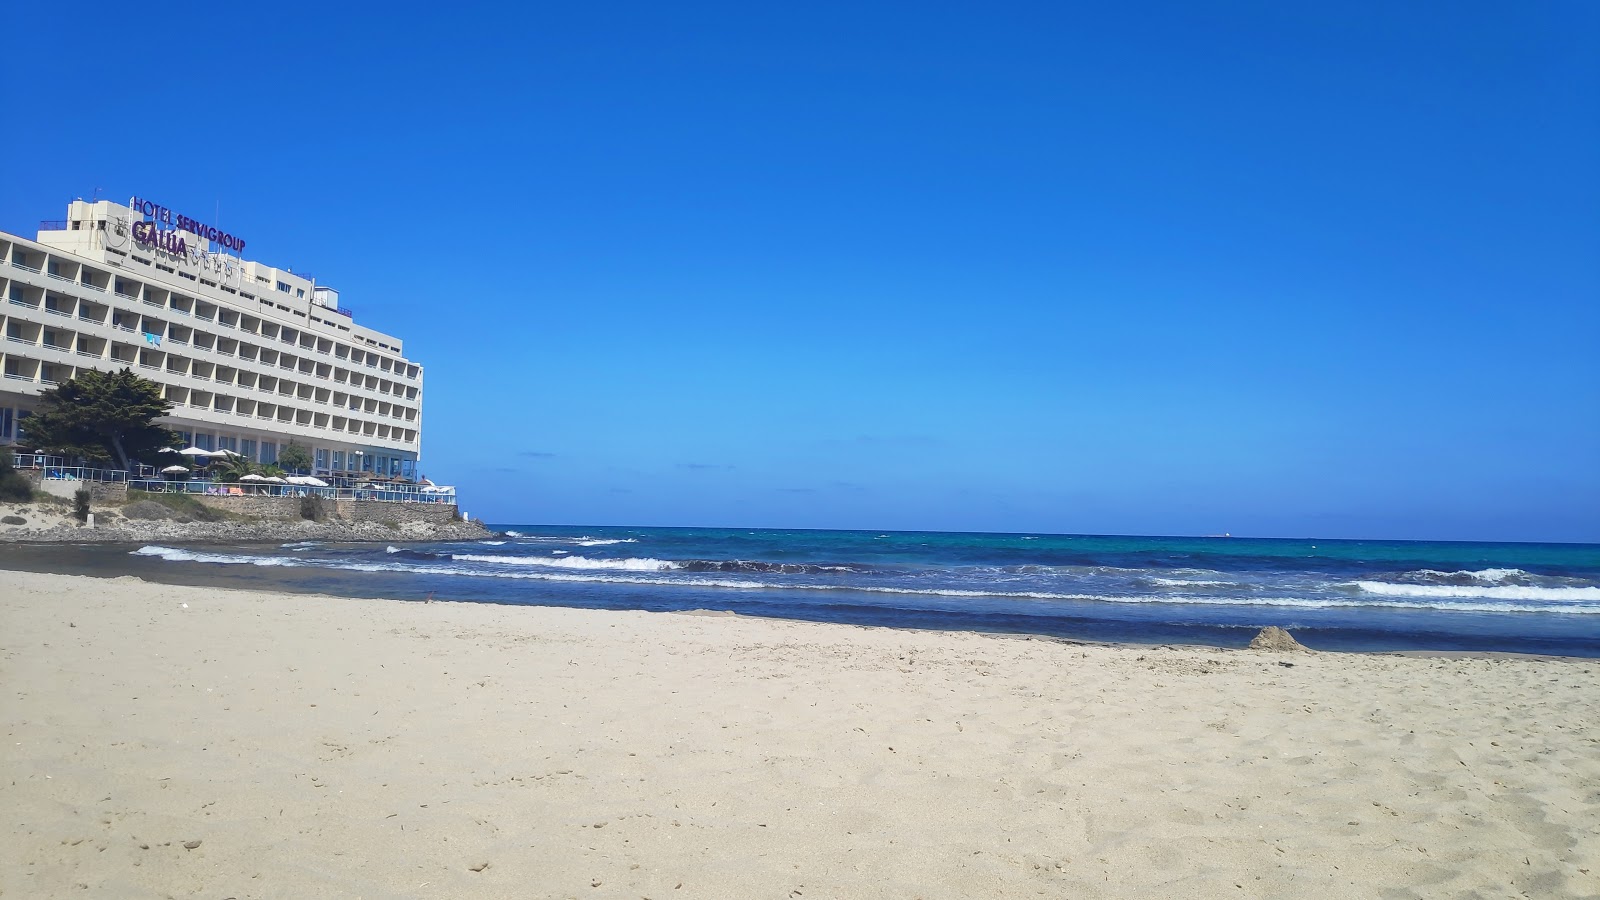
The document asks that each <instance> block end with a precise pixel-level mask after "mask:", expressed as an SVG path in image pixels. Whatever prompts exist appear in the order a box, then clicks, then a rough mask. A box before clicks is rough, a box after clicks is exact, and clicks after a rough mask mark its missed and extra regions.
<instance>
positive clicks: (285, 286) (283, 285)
mask: <svg viewBox="0 0 1600 900" xmlns="http://www.w3.org/2000/svg"><path fill="white" fill-rule="evenodd" d="M278 290H280V291H283V292H284V293H285V294H287V293H289V285H288V284H286V283H285V282H282V281H280V282H278Z"/></svg>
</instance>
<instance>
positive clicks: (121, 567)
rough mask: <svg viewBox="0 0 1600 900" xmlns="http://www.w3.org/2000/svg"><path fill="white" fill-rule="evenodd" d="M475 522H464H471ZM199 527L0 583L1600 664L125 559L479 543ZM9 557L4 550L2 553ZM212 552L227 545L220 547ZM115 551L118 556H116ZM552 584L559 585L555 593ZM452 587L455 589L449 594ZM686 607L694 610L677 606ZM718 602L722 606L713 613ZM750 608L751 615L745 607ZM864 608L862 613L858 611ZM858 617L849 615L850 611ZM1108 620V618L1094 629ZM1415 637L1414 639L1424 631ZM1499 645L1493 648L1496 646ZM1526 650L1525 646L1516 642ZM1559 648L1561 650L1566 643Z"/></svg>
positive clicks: (38, 544)
mask: <svg viewBox="0 0 1600 900" xmlns="http://www.w3.org/2000/svg"><path fill="white" fill-rule="evenodd" d="M474 525H476V523H474ZM207 527H210V523H193V524H191V525H187V526H181V528H182V529H185V530H181V531H178V532H177V533H172V534H163V533H160V532H154V531H150V530H141V531H139V532H136V533H133V534H129V533H127V532H120V533H118V532H111V531H110V530H109V529H108V530H107V533H106V534H104V535H102V538H101V539H100V540H82V539H66V540H61V539H55V540H42V539H41V540H35V541H32V542H17V541H11V542H7V541H3V540H0V574H3V573H4V572H7V571H18V572H33V573H39V574H64V575H68V576H73V577H77V576H84V577H94V578H100V579H112V580H114V579H117V578H119V577H133V578H135V579H140V580H142V581H143V582H145V583H148V584H152V585H172V586H181V587H200V588H204V589H210V590H246V591H252V592H265V593H277V594H287V595H294V596H335V597H348V598H368V599H393V600H401V601H405V602H419V601H423V600H426V599H428V598H429V597H430V596H435V597H437V599H438V600H439V601H440V602H461V603H468V604H483V605H490V606H497V607H506V608H518V607H523V608H550V609H593V610H604V611H614V612H620V611H654V612H677V613H685V612H691V611H695V610H701V611H712V612H715V613H716V614H718V615H725V614H732V615H737V616H740V617H742V618H747V619H759V620H766V621H773V622H801V623H818V624H837V625H847V626H855V627H863V628H884V629H890V630H895V631H905V632H926V633H930V634H943V633H949V634H970V635H979V636H987V637H996V638H1010V639H1016V640H1031V641H1046V642H1057V643H1063V644H1068V645H1082V646H1103V647H1117V648H1128V649H1144V650H1149V649H1155V648H1181V649H1190V650H1197V651H1198V650H1219V651H1224V652H1228V651H1235V650H1239V649H1242V648H1243V647H1244V645H1245V644H1247V643H1249V641H1250V639H1251V638H1252V637H1253V636H1254V635H1255V633H1256V631H1258V630H1259V629H1260V628H1262V627H1265V626H1268V625H1278V626H1280V627H1283V628H1285V629H1287V630H1289V631H1290V632H1292V633H1294V634H1295V635H1296V637H1297V638H1299V639H1300V640H1301V641H1302V642H1304V643H1306V647H1307V649H1310V650H1312V651H1316V652H1321V653H1341V654H1367V655H1409V656H1415V657H1418V658H1432V659H1457V658H1459V659H1489V658H1510V659H1547V660H1564V661H1574V662H1585V661H1593V662H1600V655H1597V654H1595V653H1593V652H1586V649H1587V648H1585V647H1580V646H1579V645H1577V644H1573V645H1572V647H1571V652H1564V651H1566V650H1567V649H1568V648H1567V647H1566V646H1563V647H1561V648H1559V649H1556V648H1540V647H1531V648H1520V649H1517V648H1506V649H1501V648H1496V647H1493V646H1478V647H1473V646H1456V647H1450V646H1439V645H1437V643H1434V644H1432V645H1430V643H1429V642H1428V641H1427V640H1425V639H1424V640H1406V639H1405V637H1404V634H1403V633H1396V634H1394V635H1393V636H1391V637H1390V638H1388V639H1386V640H1382V641H1376V640H1373V639H1371V638H1370V637H1368V638H1366V639H1365V640H1364V641H1352V640H1349V639H1348V638H1344V636H1343V635H1342V634H1341V633H1340V632H1339V631H1337V629H1330V628H1328V627H1327V626H1318V625H1314V624H1306V623H1304V622H1302V621H1297V619H1296V618H1295V617H1294V616H1292V615H1290V616H1271V615H1261V616H1259V617H1257V618H1258V619H1259V621H1257V622H1255V623H1253V624H1250V625H1248V626H1244V625H1241V626H1234V627H1227V628H1219V627H1217V626H1212V627H1209V628H1197V629H1190V632H1192V633H1180V632H1179V631H1178V630H1176V629H1173V628H1164V629H1163V628H1157V629H1152V630H1148V631H1143V632H1141V631H1139V630H1138V629H1137V628H1131V629H1130V628H1128V627H1122V628H1115V627H1113V628H1106V627H1103V626H1102V620H1099V619H1095V618H1079V617H1074V618H1069V619H1062V620H1059V622H1057V620H1051V619H1048V618H1046V619H1041V620H1040V623H1039V625H1038V627H1037V628H1035V627H1034V624H1033V623H1031V622H1030V623H1027V624H1025V625H1022V626H1021V627H1019V624H1018V623H1016V622H1014V621H1005V620H1004V619H1003V618H1002V619H1001V620H996V621H989V620H987V619H986V618H985V617H984V616H983V615H982V614H981V613H976V614H972V615H969V616H952V615H951V614H949V613H941V612H925V611H918V610H913V609H906V610H898V611H895V610H888V611H886V612H885V613H884V614H881V615H859V614H856V613H844V614H830V613H828V612H827V611H826V610H820V611H818V610H814V609H813V608H811V607H805V606H794V607H789V608H780V607H781V606H782V604H781V603H780V604H776V605H774V604H769V603H763V602H758V603H755V604H753V605H752V604H750V603H749V602H748V598H744V597H742V596H730V597H729V598H728V599H727V600H726V601H723V600H721V599H720V598H715V597H708V596H705V595H700V596H696V597H688V598H677V599H675V597H674V595H672V594H670V593H663V594H659V595H656V596H653V597H644V598H642V599H635V600H633V601H624V602H622V603H618V604H606V603H595V602H586V601H584V600H583V599H581V598H574V597H573V596H571V595H569V594H565V593H562V592H561V591H559V590H556V591H553V592H552V591H551V590H548V589H543V588H532V589H530V590H529V591H527V592H525V593H520V594H517V595H515V596H512V597H508V596H499V595H494V594H488V595H484V594H478V593H473V590H472V589H474V588H478V586H477V585H476V584H470V585H469V584H468V583H463V584H461V585H459V586H458V585H455V584H452V583H449V582H448V581H447V580H440V581H437V582H435V583H429V582H418V581H414V580H412V579H411V578H409V577H407V576H406V575H405V574H404V573H403V572H366V573H362V572H359V571H344V570H333V571H325V570H322V569H319V568H316V567H305V568H299V567H290V568H283V567H279V566H276V565H269V566H265V567H260V566H252V565H248V564H235V565H220V564H208V563H205V562H196V563H182V564H171V563H168V562H166V561H165V560H164V559H162V558H160V557H146V556H142V555H139V554H134V553H133V552H132V551H134V550H138V549H140V548H141V547H144V546H148V545H152V544H153V545H158V546H169V547H171V548H173V549H174V550H178V551H182V550H183V549H184V548H185V547H186V546H187V547H188V548H189V549H190V550H191V551H192V552H194V553H199V554H204V553H215V552H219V550H220V552H224V553H232V554H241V553H242V554H245V555H246V556H248V555H249V554H251V553H266V554H268V555H290V556H292V555H293V554H292V553H290V552H288V551H286V550H283V549H280V547H284V546H288V547H293V545H294V544H296V543H297V542H300V541H316V542H329V543H350V544H353V545H358V546H360V545H365V546H369V547H370V546H382V545H385V544H390V545H393V544H398V545H401V546H402V547H404V546H405V545H406V544H408V543H413V542H417V543H425V542H429V541H438V540H480V539H481V538H480V537H479V536H477V535H475V534H474V535H469V536H468V537H465V538H460V537H438V536H427V535H424V536H420V537H419V536H415V535H412V534H405V533H395V532H394V531H392V530H389V529H382V530H378V529H377V528H370V529H369V530H368V531H366V533H365V534H364V535H363V536H360V537H357V538H347V537H344V536H341V535H344V534H347V533H348V532H343V531H340V532H329V531H322V532H320V533H319V532H314V531H311V530H310V528H311V527H312V526H311V523H304V524H300V525H298V526H297V530H294V531H287V532H286V531H278V530H272V531H269V532H268V533H267V534H266V536H263V535H262V534H260V533H257V532H252V531H250V530H248V529H244V530H230V531H223V532H220V533H213V534H210V535H207V537H208V538H209V539H208V540H192V539H190V538H189V537H188V534H189V533H190V531H189V530H192V529H196V528H207ZM8 547H9V548H14V549H9V550H8V549H7V548H8ZM220 548H232V549H231V550H221V549H220ZM392 549H393V548H392V547H391V550H392ZM121 551H126V553H124V552H121ZM556 586H557V587H559V586H560V585H559V583H558V584H557V585H556ZM458 587H459V590H460V592H459V593H457V589H458ZM684 599H687V600H689V602H691V603H693V604H695V605H693V606H690V605H688V604H686V603H683V600H684ZM722 602H727V603H729V604H730V605H729V606H721V605H719V604H720V603H722ZM752 607H753V608H752ZM864 609H865V608H864ZM858 612H859V611H858ZM1104 621H1106V622H1109V621H1111V620H1109V619H1107V620H1104ZM1423 637H1424V638H1425V637H1426V635H1425V634H1424V635H1423ZM1502 643H1505V642H1502ZM1524 643H1526V642H1524ZM1568 643H1569V644H1570V643H1571V642H1570V641H1569V642H1568Z"/></svg>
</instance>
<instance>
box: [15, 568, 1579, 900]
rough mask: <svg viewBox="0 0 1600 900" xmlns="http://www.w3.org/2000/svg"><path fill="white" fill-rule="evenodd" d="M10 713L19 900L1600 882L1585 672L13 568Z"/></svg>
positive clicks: (1025, 893)
mask: <svg viewBox="0 0 1600 900" xmlns="http://www.w3.org/2000/svg"><path fill="white" fill-rule="evenodd" d="M185 604H187V606H185ZM1282 663H1291V664H1292V665H1289V666H1286V665H1282ZM0 697H3V699H0V722H3V725H4V727H3V731H4V740H3V748H0V776H3V777H0V835H3V845H4V848H5V849H4V851H3V852H0V894H3V895H4V896H6V897H161V896H174V897H187V896H206V897H216V898H224V897H236V898H241V900H242V898H258V897H261V898H264V897H369V898H370V897H395V896H408V897H409V896H415V897H608V898H609V897H651V898H656V900H666V898H699V897H728V898H759V897H773V898H804V900H814V898H826V897H840V898H871V897H893V898H913V897H924V898H935V897H941V898H942V897H1036V896H1045V897H1084V898H1092V897H1313V896H1314V897H1318V898H1329V897H1352V898H1354V897H1359V898H1374V897H1440V896H1494V897H1502V896H1513V897H1515V896H1529V897H1559V896H1595V895H1600V663H1596V662H1595V661H1590V660H1552V659H1533V658H1496V659H1481V658H1462V659H1457V658H1450V659H1446V658H1427V657H1405V656H1386V655H1360V654H1326V653H1315V654H1314V653H1269V652H1260V651H1224V650H1209V649H1171V648H1166V649H1141V648H1128V647H1103V646H1082V645H1074V644H1068V643H1061V642H1053V641H1044V640H1027V639H1016V638H1005V637H995V636H983V635H976V634H966V633H931V632H907V631H896V630H888V629H867V628H858V627H851V626H841V625H819V624H809V623H799V622H783V621H771V620H761V619H750V618H743V617H733V616H695V615H682V614H652V613H633V612H596V611H585V610H568V609H552V608H538V607H507V606H490V605H478V604H466V603H448V602H438V603H431V604H422V603H402V602H397V601H385V600H347V599H336V598H327V597H312V596H303V595H302V596H283V595H273V594H253V593H244V592H219V591H213V590H206V589H200V588H183V587H170V586H163V585H154V584H147V583H144V582H140V581H138V580H136V579H132V578H120V579H112V580H97V579H87V578H69V577H64V576H57V575H35V574H25V573H17V572H0Z"/></svg>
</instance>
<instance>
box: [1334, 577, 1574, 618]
mask: <svg viewBox="0 0 1600 900" xmlns="http://www.w3.org/2000/svg"><path fill="white" fill-rule="evenodd" d="M1356 586H1357V587H1359V588H1360V589H1361V590H1362V591H1363V592H1365V593H1368V594H1375V595H1377V596H1380V597H1419V598H1429V599H1434V598H1456V599H1463V600H1475V599H1482V600H1532V601H1543V602H1568V603H1571V602H1583V601H1586V600H1600V587H1528V586H1525V585H1501V586H1492V587H1491V586H1487V585H1485V586H1483V587H1460V586H1455V585H1445V584H1393V583H1391V582H1387V581H1357V582H1356ZM1574 611H1577V610H1574ZM1585 611H1587V610H1585ZM1594 611H1595V612H1600V609H1597V610H1594Z"/></svg>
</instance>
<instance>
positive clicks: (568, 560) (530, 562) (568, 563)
mask: <svg viewBox="0 0 1600 900" xmlns="http://www.w3.org/2000/svg"><path fill="white" fill-rule="evenodd" d="M450 558H451V559H455V560H460V561H463V562H485V563H496V564H498V565H503V566H548V567H551V568H561V569H616V570H620V571H624V572H664V571H667V570H668V569H676V568H678V567H679V566H678V564H677V563H675V562H671V561H668V560H665V559H649V558H644V559H638V558H630V559H590V558H589V557H587V556H562V557H559V558H558V557H554V556H488V555H484V554H479V553H454V554H451V556H450Z"/></svg>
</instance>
